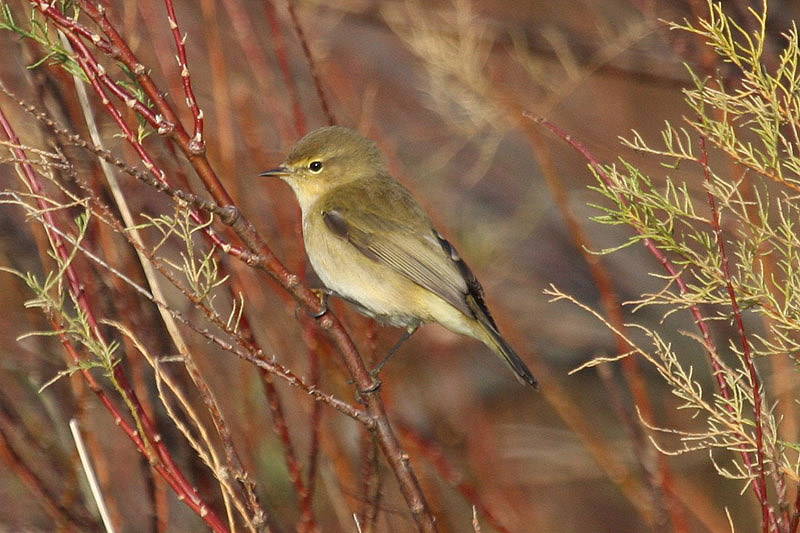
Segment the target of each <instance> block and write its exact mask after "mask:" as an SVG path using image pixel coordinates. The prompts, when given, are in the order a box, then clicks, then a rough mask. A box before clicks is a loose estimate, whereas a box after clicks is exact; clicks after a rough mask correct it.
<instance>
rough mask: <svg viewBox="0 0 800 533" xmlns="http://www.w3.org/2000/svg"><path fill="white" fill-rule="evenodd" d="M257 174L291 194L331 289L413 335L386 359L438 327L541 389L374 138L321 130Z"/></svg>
mask: <svg viewBox="0 0 800 533" xmlns="http://www.w3.org/2000/svg"><path fill="white" fill-rule="evenodd" d="M260 176H263V177H278V178H280V179H282V180H283V181H285V182H286V183H288V184H289V186H290V187H291V188H292V190H293V191H294V194H295V196H296V198H297V201H298V204H299V205H300V210H301V213H302V228H303V240H304V245H305V249H306V253H307V255H308V259H309V261H310V263H311V266H312V267H313V268H314V271H315V272H316V273H317V275H318V277H319V279H320V281H321V282H322V283H323V284H324V285H325V286H326V287H327V289H328V291H330V292H331V293H332V294H334V295H336V296H338V297H340V298H342V299H344V300H346V301H347V302H349V303H350V304H352V305H353V306H354V307H355V308H356V309H357V310H358V311H359V312H360V313H362V314H364V315H366V316H369V317H371V318H374V319H376V320H377V321H379V322H381V323H383V324H387V325H390V326H395V327H401V328H405V329H406V333H405V335H404V336H403V338H402V339H401V341H400V342H399V343H397V345H395V347H394V348H393V349H392V350H391V351H390V352H389V356H390V355H391V354H392V353H394V351H395V350H396V349H397V347H399V345H400V344H401V343H402V341H404V340H405V339H407V338H408V337H410V336H411V335H412V334H413V333H414V332H415V331H416V330H417V328H418V327H419V326H421V325H422V324H425V323H434V322H435V323H438V324H441V325H442V326H444V327H445V328H447V329H449V330H451V331H453V332H455V333H458V334H461V335H466V336H469V337H472V338H474V339H477V340H479V341H481V342H482V343H483V344H485V345H486V346H487V347H488V348H489V349H491V350H492V351H493V352H494V353H495V354H497V355H498V356H500V357H501V358H502V359H503V360H504V361H505V362H506V363H507V364H508V366H509V367H510V368H511V370H513V371H514V373H515V375H516V376H517V378H518V380H519V381H520V382H521V383H523V384H527V385H530V386H532V387H534V388H538V383H537V381H536V378H535V377H534V376H533V373H531V371H530V369H529V368H528V367H527V366H526V364H525V363H524V362H523V360H522V359H521V358H520V357H519V355H517V353H516V352H515V351H514V349H513V348H512V347H511V345H510V344H509V343H508V341H506V339H505V338H504V337H503V336H502V335H501V334H500V331H499V330H498V327H497V324H496V323H495V320H494V318H493V317H492V314H491V312H490V311H489V308H488V306H487V304H486V300H485V298H484V291H483V288H482V287H481V284H480V283H479V282H478V280H477V278H476V277H475V275H474V274H473V272H472V270H471V269H470V268H469V267H468V266H467V264H466V263H465V262H464V260H463V259H462V258H461V256H460V254H459V253H458V252H457V251H456V249H455V247H454V246H453V245H452V244H450V242H449V241H448V240H447V239H445V238H444V236H442V234H441V233H439V232H438V231H437V230H436V229H435V228H434V226H433V223H432V221H431V219H430V217H429V216H428V215H427V214H426V212H425V211H424V210H423V208H422V207H421V206H420V204H419V202H417V200H416V199H415V198H414V197H413V196H412V194H411V193H410V192H409V190H408V189H407V188H406V187H404V186H403V185H402V184H400V183H399V182H398V181H396V180H395V179H394V178H393V177H392V176H391V175H390V173H389V170H388V167H387V165H386V163H385V160H384V157H383V155H382V154H381V152H380V150H379V149H378V147H377V145H376V144H375V143H374V142H373V141H372V140H370V139H367V138H366V137H364V136H362V135H361V134H360V133H358V132H357V131H355V130H353V129H350V128H347V127H344V126H327V127H322V128H319V129H317V130H314V131H312V132H311V133H308V134H307V135H306V136H305V137H303V138H301V139H300V140H299V141H297V143H296V144H295V145H294V146H293V147H292V148H291V149H290V150H289V152H288V154H287V156H286V159H285V160H284V162H283V163H281V164H280V165H279V166H278V167H277V168H274V169H272V170H268V171H266V172H263V173H261V174H260ZM389 356H387V357H386V358H385V359H384V360H383V361H382V362H381V364H380V365H379V366H378V368H377V370H380V368H381V367H382V366H383V363H385V361H386V360H388V357H389Z"/></svg>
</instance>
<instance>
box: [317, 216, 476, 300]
mask: <svg viewBox="0 0 800 533" xmlns="http://www.w3.org/2000/svg"><path fill="white" fill-rule="evenodd" d="M414 204H416V202H414ZM407 207H408V206H404V203H403V202H399V203H397V204H394V205H393V206H392V209H391V210H390V211H389V213H390V214H389V215H388V216H386V215H382V214H378V213H377V212H376V210H375V209H357V210H356V209H347V208H345V207H337V206H335V205H328V206H326V208H325V209H323V212H322V216H323V218H324V220H325V224H326V225H327V227H328V229H329V230H330V231H331V232H332V233H333V234H335V235H336V236H337V237H339V238H342V239H344V240H346V241H347V242H349V243H350V244H352V245H353V246H354V247H355V248H356V249H357V250H358V251H360V252H361V253H362V254H364V255H365V256H366V257H368V258H369V259H371V260H373V261H375V262H377V263H381V264H383V265H386V266H388V267H390V268H391V269H393V270H395V271H396V272H398V273H400V274H402V275H403V276H405V277H406V278H408V279H409V280H411V281H413V282H414V283H416V284H418V285H420V286H422V287H425V288H426V289H428V290H430V291H431V292H433V293H434V294H436V295H438V296H439V297H441V298H442V299H444V300H445V301H446V302H448V303H450V304H451V305H452V306H453V307H455V308H456V309H458V310H460V311H461V312H462V313H464V314H465V315H467V316H475V312H474V309H473V308H472V306H471V305H470V303H471V302H470V303H468V302H467V299H466V297H467V295H468V294H470V292H471V290H470V289H471V288H472V286H471V281H472V280H475V277H474V276H473V275H472V272H470V271H469V268H468V267H467V266H466V264H464V262H463V261H461V259H460V258H459V257H458V254H457V252H456V251H455V249H454V248H453V247H452V246H451V245H450V243H449V242H447V241H446V240H445V239H444V238H443V237H442V236H441V235H439V234H438V233H437V232H436V231H435V230H434V229H433V228H431V227H430V226H429V225H427V224H426V225H422V226H420V225H417V224H414V225H409V224H406V223H404V222H403V220H408V218H404V217H403V216H402V215H403V213H402V212H400V211H402V210H403V209H405V208H407ZM411 208H412V209H413V210H414V211H415V212H414V213H411V215H412V216H413V215H417V214H418V213H417V209H418V206H416V205H413V206H411ZM398 210H400V211H398ZM420 211H421V210H420ZM423 216H424V215H423ZM411 220H415V219H414V218H411ZM417 220H418V219H417ZM423 220H425V221H427V217H425V218H424V219H423ZM465 273H467V274H468V276H465ZM468 279H469V280H468ZM474 284H475V285H477V288H478V290H479V291H480V285H478V283H477V281H476V280H475V281H474ZM480 300H481V304H483V301H482V300H483V299H482V294H481V296H480ZM482 307H485V305H482Z"/></svg>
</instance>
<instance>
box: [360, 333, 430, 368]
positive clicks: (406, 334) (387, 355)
mask: <svg viewBox="0 0 800 533" xmlns="http://www.w3.org/2000/svg"><path fill="white" fill-rule="evenodd" d="M417 328H419V326H418V325H417V326H409V328H408V329H407V330H406V332H405V333H403V336H402V337H400V340H399V341H397V343H396V344H395V345H394V346H393V347H392V349H391V350H389V353H387V354H386V357H384V358H383V359H382V360H381V362H380V363H378V366H376V367H375V369H374V370H373V371H372V372H370V374H372V377H377V376H378V374H379V373H380V371H381V370H382V369H383V366H384V365H385V364H386V363H388V362H389V359H390V358H391V357H392V356H393V355H394V353H395V352H396V351H397V350H398V349H399V348H400V346H401V345H402V344H403V343H404V342H406V341H407V340H408V339H409V337H411V335H413V334H414V332H415V331H417Z"/></svg>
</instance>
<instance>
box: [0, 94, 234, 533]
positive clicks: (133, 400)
mask: <svg viewBox="0 0 800 533" xmlns="http://www.w3.org/2000/svg"><path fill="white" fill-rule="evenodd" d="M0 128H2V130H3V133H4V134H5V137H6V138H7V139H8V140H9V141H10V142H11V143H12V144H13V145H15V146H16V148H12V151H13V152H14V155H15V157H16V159H17V161H19V163H18V164H19V165H20V168H21V169H22V173H23V175H24V176H25V179H26V181H27V182H28V185H29V186H30V188H31V191H32V192H33V193H34V195H35V197H36V202H37V205H38V206H39V208H40V210H41V215H40V216H41V217H42V218H43V220H44V223H43V226H44V229H45V232H46V233H47V235H48V240H49V241H50V243H51V246H52V248H53V250H54V251H55V253H56V254H57V255H58V257H59V258H60V260H61V262H63V263H64V264H67V263H68V262H69V260H70V255H71V254H70V252H69V250H68V249H67V246H66V244H65V243H64V241H63V240H62V238H61V236H60V235H59V234H58V233H57V232H54V231H52V229H51V228H55V227H58V226H57V224H56V222H55V219H54V217H53V213H52V211H51V210H50V209H49V208H50V207H51V206H50V205H49V204H48V203H47V202H46V201H45V199H44V191H43V189H42V186H41V184H40V182H39V178H38V176H37V174H36V171H35V170H34V168H33V166H32V165H31V164H30V162H29V161H28V157H27V155H26V153H25V151H24V150H23V149H22V148H21V147H20V146H21V144H20V140H19V137H17V135H16V133H15V132H14V130H13V128H12V127H11V124H10V123H9V122H8V119H7V118H6V116H5V114H4V113H3V111H2V109H0ZM64 275H65V276H66V279H67V283H68V287H69V291H70V293H71V295H72V297H73V299H74V301H75V303H76V305H77V306H78V307H79V308H80V310H81V311H82V312H83V313H84V314H85V316H86V320H87V322H88V324H89V326H90V330H91V334H92V335H93V336H94V337H95V338H96V339H98V341H99V342H101V343H103V344H104V345H107V344H108V342H107V341H106V339H105V338H104V336H103V334H102V331H101V330H100V326H99V324H98V322H97V319H96V317H95V315H94V311H93V309H92V306H91V305H90V304H89V301H88V300H87V298H86V291H84V290H83V288H82V282H81V280H80V278H79V277H78V274H77V273H76V272H75V269H74V267H73V265H71V264H67V267H66V268H65V270H64ZM54 327H55V328H57V329H58V324H54ZM60 337H61V343H62V345H63V346H64V348H65V349H66V350H67V352H68V353H69V354H70V356H71V358H72V360H73V361H74V362H75V363H76V364H78V363H80V361H81V357H80V355H78V353H77V352H76V351H75V349H74V347H73V346H72V344H71V343H70V342H69V339H68V338H67V336H66V334H63V333H62V334H61V335H60ZM81 373H82V374H83V376H84V379H86V381H87V383H88V385H89V387H90V388H91V389H92V390H93V391H94V392H95V394H96V395H97V396H98V398H99V399H100V401H101V402H102V403H103V405H105V406H106V408H107V409H108V410H109V412H111V414H112V415H114V420H115V422H116V423H117V424H118V425H119V426H120V427H122V428H123V430H124V431H125V433H126V434H127V435H128V437H129V438H130V439H131V440H132V441H133V442H134V444H135V445H136V447H137V449H138V450H139V451H140V452H142V453H143V454H144V455H145V457H147V458H148V459H149V460H150V462H151V464H152V465H153V467H154V468H155V469H156V470H158V471H159V473H161V475H162V476H164V479H166V480H167V482H168V483H169V484H170V485H171V486H172V487H173V489H175V492H176V494H178V495H180V496H182V498H183V500H184V501H185V502H186V503H187V505H189V507H190V508H192V509H193V510H194V511H195V512H196V513H197V514H198V516H200V517H201V518H202V519H203V520H204V521H205V522H206V523H207V524H208V525H209V526H210V527H211V528H212V529H213V530H214V531H219V532H224V531H227V527H226V526H225V525H224V524H223V522H222V521H221V520H220V519H219V517H217V515H216V514H215V513H214V512H213V511H211V510H210V509H209V508H208V507H207V506H206V504H205V503H204V502H203V501H202V500H201V499H200V496H199V494H198V492H197V491H196V490H195V488H194V487H192V486H191V485H190V484H189V482H188V481H187V480H186V478H184V477H183V474H182V473H181V472H180V471H179V470H178V469H177V467H176V466H175V463H174V462H173V461H172V457H171V456H170V455H169V452H168V451H167V449H166V447H165V446H164V444H163V443H162V442H161V438H160V435H159V434H158V432H157V431H156V429H155V426H154V425H153V423H152V422H151V421H150V419H149V418H148V417H147V415H146V414H145V412H144V410H143V409H142V406H141V404H140V403H139V400H138V399H137V397H136V395H135V393H134V392H133V389H132V388H131V386H130V384H129V383H128V380H127V378H126V376H125V375H124V374H123V373H122V370H121V368H120V366H119V365H115V366H114V370H113V378H114V380H115V381H116V382H117V383H118V385H119V386H120V388H121V389H122V393H123V397H124V398H125V399H126V400H127V402H128V403H129V404H130V405H132V406H133V409H134V412H135V414H136V416H137V418H138V419H139V420H140V422H141V425H142V429H143V430H144V433H145V436H146V438H147V441H146V442H145V440H144V439H143V438H142V437H141V436H140V435H139V432H138V430H136V429H135V428H133V427H132V426H131V425H130V424H129V423H128V422H127V421H126V420H125V419H124V418H123V417H122V415H121V413H120V412H119V410H118V409H117V408H116V406H115V405H114V404H113V402H112V401H111V399H110V398H109V397H108V396H107V395H106V394H105V392H104V391H103V390H102V388H101V386H100V385H99V384H98V383H97V381H96V380H95V379H94V376H92V374H91V373H90V372H89V370H88V369H86V368H83V369H82V370H81ZM151 447H152V450H153V451H154V452H155V456H153V454H151V453H149V450H150V449H151Z"/></svg>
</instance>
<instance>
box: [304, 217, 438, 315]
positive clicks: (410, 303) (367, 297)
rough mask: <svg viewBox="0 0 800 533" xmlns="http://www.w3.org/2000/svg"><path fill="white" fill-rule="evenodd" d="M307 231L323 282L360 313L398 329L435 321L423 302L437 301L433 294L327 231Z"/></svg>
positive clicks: (314, 264) (310, 254)
mask: <svg viewBox="0 0 800 533" xmlns="http://www.w3.org/2000/svg"><path fill="white" fill-rule="evenodd" d="M304 226H305V225H304ZM303 229H304V232H303V233H304V239H305V240H306V250H307V253H308V257H309V260H310V261H311V266H312V267H314V271H315V272H316V273H317V275H318V276H319V279H320V281H322V283H323V284H325V286H326V287H327V288H329V289H330V290H332V291H333V292H335V293H336V294H337V295H339V296H341V297H342V298H344V299H346V300H348V301H349V302H351V303H352V304H354V306H355V307H356V309H358V311H359V312H361V313H362V314H364V315H367V316H369V317H372V318H375V319H377V320H379V321H381V322H383V323H386V324H390V325H392V326H397V327H409V326H414V325H418V324H420V323H421V322H430V321H431V320H433V317H432V316H429V313H427V312H426V311H424V307H425V305H424V303H422V302H421V300H424V299H427V298H431V297H434V298H437V297H436V296H434V295H433V294H431V293H430V291H428V290H426V289H423V288H422V287H420V286H419V285H417V284H416V283H414V282H412V281H411V280H409V279H408V278H406V277H405V276H403V275H401V274H399V273H398V272H396V271H395V270H393V269H391V268H390V267H388V266H386V265H384V264H382V263H379V262H377V261H374V260H372V259H370V258H369V257H367V256H365V255H363V254H362V253H361V252H359V251H358V250H357V249H356V248H355V247H354V246H353V245H352V244H350V243H348V242H347V241H345V240H343V239H341V238H339V237H336V236H333V235H331V234H330V233H329V232H325V230H324V229H323V230H322V232H319V233H318V232H316V231H314V228H308V227H304V228H303ZM320 233H321V234H320ZM437 299H438V298H437ZM420 304H422V305H420ZM421 308H423V309H422V310H421ZM410 310H416V312H412V311H410Z"/></svg>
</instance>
